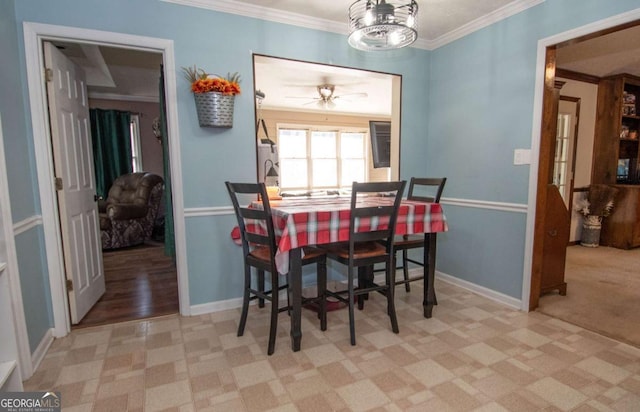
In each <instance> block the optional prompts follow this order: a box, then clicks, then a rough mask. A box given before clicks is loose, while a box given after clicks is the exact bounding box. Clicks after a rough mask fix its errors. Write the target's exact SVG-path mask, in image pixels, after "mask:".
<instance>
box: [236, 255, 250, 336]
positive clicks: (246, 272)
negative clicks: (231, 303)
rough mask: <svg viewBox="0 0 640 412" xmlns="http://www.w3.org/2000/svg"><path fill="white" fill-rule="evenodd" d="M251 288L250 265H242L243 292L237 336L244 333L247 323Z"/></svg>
mask: <svg viewBox="0 0 640 412" xmlns="http://www.w3.org/2000/svg"><path fill="white" fill-rule="evenodd" d="M250 289H251V267H250V266H248V265H244V293H243V294H242V314H241V315H240V324H239V325H238V336H242V335H243V334H244V327H245V325H246V324H247V314H248V313H249V297H250V296H249V295H250V292H249V291H250Z"/></svg>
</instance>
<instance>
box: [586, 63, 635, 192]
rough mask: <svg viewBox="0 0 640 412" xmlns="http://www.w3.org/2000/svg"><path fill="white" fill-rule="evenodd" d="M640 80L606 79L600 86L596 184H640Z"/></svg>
mask: <svg viewBox="0 0 640 412" xmlns="http://www.w3.org/2000/svg"><path fill="white" fill-rule="evenodd" d="M639 115H640V78H638V77H635V76H631V75H619V76H613V77H606V78H603V79H601V80H600V84H599V85H598V108H597V117H596V133H595V138H594V161H593V173H592V179H591V181H592V183H605V184H615V183H621V184H640V167H639V164H638V145H639V143H638V142H639V139H638V134H639V133H640V116H639Z"/></svg>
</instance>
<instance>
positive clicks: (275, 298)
mask: <svg viewBox="0 0 640 412" xmlns="http://www.w3.org/2000/svg"><path fill="white" fill-rule="evenodd" d="M275 272H276V273H272V274H271V326H270V328H269V349H268V350H267V355H272V354H273V351H274V350H275V347H276V334H277V332H278V313H279V312H280V304H279V295H280V290H279V289H280V284H279V282H278V272H277V271H275Z"/></svg>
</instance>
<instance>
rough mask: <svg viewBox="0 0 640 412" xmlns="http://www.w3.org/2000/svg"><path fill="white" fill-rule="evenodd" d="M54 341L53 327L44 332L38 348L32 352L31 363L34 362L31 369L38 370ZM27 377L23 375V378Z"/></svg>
mask: <svg viewBox="0 0 640 412" xmlns="http://www.w3.org/2000/svg"><path fill="white" fill-rule="evenodd" d="M52 343H53V329H47V331H46V332H45V333H44V336H43V337H42V339H41V340H40V343H39V344H38V347H36V350H34V351H33V353H32V354H31V364H32V368H31V370H32V371H34V372H35V371H37V370H38V367H39V366H40V363H41V362H42V360H43V359H44V357H45V356H46V354H47V351H48V350H49V348H50V347H51V344H52ZM27 378H29V377H23V379H27Z"/></svg>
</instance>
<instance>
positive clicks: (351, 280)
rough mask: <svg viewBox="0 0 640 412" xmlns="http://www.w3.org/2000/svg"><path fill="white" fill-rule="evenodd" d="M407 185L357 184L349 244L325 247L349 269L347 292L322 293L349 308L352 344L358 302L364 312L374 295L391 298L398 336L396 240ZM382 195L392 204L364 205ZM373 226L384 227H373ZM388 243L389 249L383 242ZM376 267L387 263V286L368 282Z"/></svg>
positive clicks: (390, 309) (323, 315)
mask: <svg viewBox="0 0 640 412" xmlns="http://www.w3.org/2000/svg"><path fill="white" fill-rule="evenodd" d="M405 185H406V181H401V182H370V183H357V182H354V183H353V186H352V191H351V209H350V212H351V213H350V217H349V241H348V242H341V243H334V244H329V245H326V246H325V249H326V250H327V257H328V258H329V259H333V260H335V261H337V262H339V263H341V264H343V265H346V266H347V289H345V290H340V291H335V292H334V291H329V290H327V288H326V285H323V287H322V289H323V290H324V291H325V294H324V296H325V297H326V296H332V297H334V298H336V299H338V300H339V301H342V302H344V303H346V304H347V305H348V308H349V333H350V337H351V344H352V345H355V344H356V335H355V317H354V316H355V313H354V304H355V298H356V296H357V297H358V306H359V308H360V309H362V304H363V301H362V299H363V295H368V294H369V293H370V292H376V291H377V292H380V293H382V294H383V295H385V296H386V298H387V313H388V315H389V317H390V319H391V329H392V330H393V332H394V333H398V331H399V329H398V319H397V317H396V311H395V303H394V284H395V271H394V270H393V267H394V266H395V262H394V254H393V245H392V243H393V242H391V240H392V239H393V236H394V233H395V227H396V220H397V217H398V208H399V206H400V201H401V199H402V193H403V191H404V187H405ZM380 194H384V196H388V197H387V198H386V199H388V200H390V201H388V202H386V203H382V202H380V203H379V204H373V205H372V203H368V202H367V203H363V202H362V197H363V196H376V197H377V198H378V199H381V197H380ZM372 222H378V223H382V224H380V225H378V226H373V227H372V226H371V223H372ZM383 241H386V242H387V243H386V246H385V245H383V244H382V243H381V242H383ZM376 263H384V265H385V268H386V272H385V273H386V276H385V283H384V284H381V285H377V284H374V283H373V282H371V281H370V280H369V279H367V273H366V271H365V270H364V269H365V268H367V267H371V268H372V267H373V265H374V264H376ZM356 268H358V288H357V289H356V288H355V274H354V271H355V269H356ZM322 308H323V312H322V313H321V319H325V322H326V304H323V306H322Z"/></svg>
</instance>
